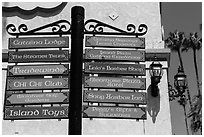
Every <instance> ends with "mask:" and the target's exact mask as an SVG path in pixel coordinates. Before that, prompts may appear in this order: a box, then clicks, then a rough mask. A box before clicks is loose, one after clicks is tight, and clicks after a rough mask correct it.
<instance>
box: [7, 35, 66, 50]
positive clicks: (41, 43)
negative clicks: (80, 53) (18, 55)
mask: <svg viewBox="0 0 204 137" xmlns="http://www.w3.org/2000/svg"><path fill="white" fill-rule="evenodd" d="M68 47H69V37H26V38H9V49H28V48H68Z"/></svg>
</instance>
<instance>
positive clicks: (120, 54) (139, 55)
mask: <svg viewBox="0 0 204 137" xmlns="http://www.w3.org/2000/svg"><path fill="white" fill-rule="evenodd" d="M85 59H89V60H101V61H102V60H105V61H106V60H114V61H134V62H136V61H145V51H143V50H104V49H85Z"/></svg>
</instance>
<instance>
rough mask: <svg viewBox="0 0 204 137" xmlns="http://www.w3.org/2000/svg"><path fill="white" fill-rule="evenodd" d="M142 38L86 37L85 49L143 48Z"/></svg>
mask: <svg viewBox="0 0 204 137" xmlns="http://www.w3.org/2000/svg"><path fill="white" fill-rule="evenodd" d="M144 41H145V39H144V38H135V37H102V36H86V43H85V46H86V47H114V48H142V49H144V48H145V42H144Z"/></svg>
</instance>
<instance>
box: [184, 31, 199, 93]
mask: <svg viewBox="0 0 204 137" xmlns="http://www.w3.org/2000/svg"><path fill="white" fill-rule="evenodd" d="M187 41H188V42H187V44H185V45H184V48H183V49H182V51H188V50H189V49H192V50H193V60H194V68H195V72H196V80H197V88H198V96H200V95H201V90H200V82H199V74H198V67H197V59H196V53H197V52H196V51H197V50H200V49H201V46H202V39H201V38H198V34H197V32H195V33H190V37H189V39H188V40H187Z"/></svg>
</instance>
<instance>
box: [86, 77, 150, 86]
mask: <svg viewBox="0 0 204 137" xmlns="http://www.w3.org/2000/svg"><path fill="white" fill-rule="evenodd" d="M84 86H85V87H90V88H91V87H95V88H118V89H146V79H145V78H114V77H93V76H91V77H89V76H86V77H85V84H84Z"/></svg>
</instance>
